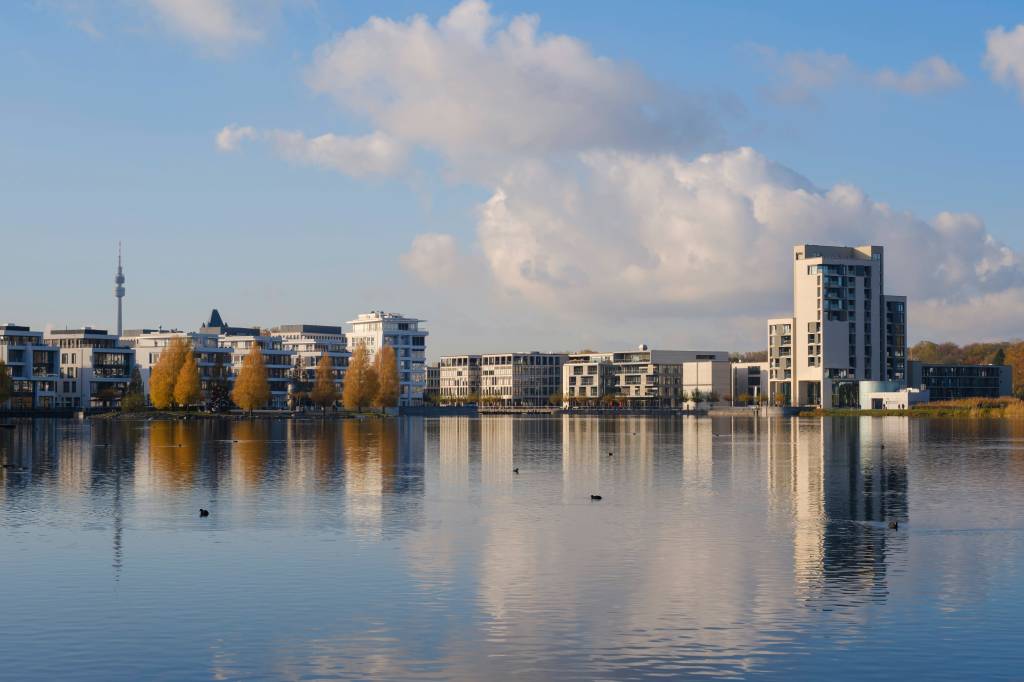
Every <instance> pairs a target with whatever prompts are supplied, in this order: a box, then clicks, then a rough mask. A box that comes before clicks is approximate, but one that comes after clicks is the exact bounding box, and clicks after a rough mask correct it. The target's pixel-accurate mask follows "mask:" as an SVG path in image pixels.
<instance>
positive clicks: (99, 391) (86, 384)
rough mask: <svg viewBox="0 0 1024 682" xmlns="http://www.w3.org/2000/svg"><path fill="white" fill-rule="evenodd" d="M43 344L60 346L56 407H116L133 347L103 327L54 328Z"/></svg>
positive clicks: (129, 372) (132, 358)
mask: <svg viewBox="0 0 1024 682" xmlns="http://www.w3.org/2000/svg"><path fill="white" fill-rule="evenodd" d="M45 338H46V341H47V343H49V344H50V345H51V346H56V347H57V348H59V349H60V378H59V380H58V381H57V406H58V407H71V408H82V409H84V408H90V407H116V406H118V405H120V404H121V398H122V397H123V396H124V394H125V393H127V391H128V383H129V382H130V381H131V376H132V368H133V367H134V366H135V350H134V349H133V348H132V347H131V346H128V345H127V344H124V343H122V342H121V339H120V338H119V337H118V336H117V335H116V334H108V333H107V330H106V329H92V328H91V327H84V328H82V329H54V330H51V331H49V332H47V333H46V335H45Z"/></svg>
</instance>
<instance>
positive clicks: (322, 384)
mask: <svg viewBox="0 0 1024 682" xmlns="http://www.w3.org/2000/svg"><path fill="white" fill-rule="evenodd" d="M309 398H310V400H312V401H313V403H314V404H316V405H319V406H320V407H323V408H325V409H326V408H328V407H330V406H331V405H333V404H334V403H335V402H336V401H337V400H338V389H337V388H336V387H335V385H334V363H333V362H331V356H329V355H328V354H327V353H324V354H323V355H322V356H320V362H318V363H317V365H316V378H315V379H314V380H313V390H312V391H310V392H309Z"/></svg>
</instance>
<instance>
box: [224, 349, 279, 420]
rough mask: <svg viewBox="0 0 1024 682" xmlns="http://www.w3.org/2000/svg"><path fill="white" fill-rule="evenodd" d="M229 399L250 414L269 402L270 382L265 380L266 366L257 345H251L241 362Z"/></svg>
mask: <svg viewBox="0 0 1024 682" xmlns="http://www.w3.org/2000/svg"><path fill="white" fill-rule="evenodd" d="M231 399H232V400H233V401H234V403H235V405H238V407H240V408H241V409H243V410H245V411H247V412H249V413H250V414H251V413H252V411H253V410H258V409H259V408H261V407H266V405H267V403H269V402H270V382H269V381H268V380H267V365H266V362H264V360H263V351H262V350H260V347H259V345H258V344H256V343H254V344H252V348H250V349H249V354H248V355H246V356H245V359H244V360H242V369H241V370H239V372H238V377H237V378H236V379H235V387H234V389H232V391H231Z"/></svg>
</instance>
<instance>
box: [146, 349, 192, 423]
mask: <svg viewBox="0 0 1024 682" xmlns="http://www.w3.org/2000/svg"><path fill="white" fill-rule="evenodd" d="M191 353H192V349H191V347H190V345H189V343H188V341H186V340H185V339H184V338H182V337H180V336H176V337H174V338H173V339H171V342H170V344H168V346H167V348H165V349H164V351H163V352H162V353H160V359H159V360H157V362H156V365H154V366H153V371H152V373H151V374H150V375H149V401H150V402H151V403H153V407H155V408H157V409H158V410H166V409H167V408H168V407H170V406H171V405H173V404H174V384H175V383H176V382H177V380H178V374H179V373H180V372H181V366H182V365H183V364H184V363H185V356H186V355H191Z"/></svg>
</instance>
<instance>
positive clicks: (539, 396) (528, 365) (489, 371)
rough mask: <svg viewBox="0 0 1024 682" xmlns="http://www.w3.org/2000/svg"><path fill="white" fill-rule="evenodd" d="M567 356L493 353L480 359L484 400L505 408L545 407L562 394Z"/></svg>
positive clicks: (533, 352) (481, 389)
mask: <svg viewBox="0 0 1024 682" xmlns="http://www.w3.org/2000/svg"><path fill="white" fill-rule="evenodd" d="M568 357H569V356H568V355H566V354H564V353H539V352H537V351H532V352H530V353H493V354H489V355H482V356H480V396H481V399H484V400H487V401H489V402H494V403H497V404H499V405H501V406H503V407H543V406H546V405H549V404H550V400H551V397H552V396H560V395H561V394H562V365H564V364H565V361H566V360H567V359H568Z"/></svg>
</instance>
